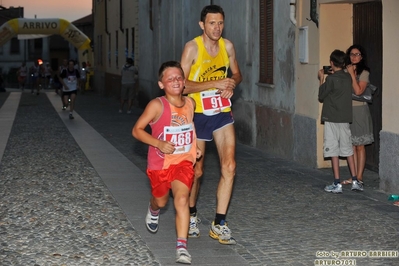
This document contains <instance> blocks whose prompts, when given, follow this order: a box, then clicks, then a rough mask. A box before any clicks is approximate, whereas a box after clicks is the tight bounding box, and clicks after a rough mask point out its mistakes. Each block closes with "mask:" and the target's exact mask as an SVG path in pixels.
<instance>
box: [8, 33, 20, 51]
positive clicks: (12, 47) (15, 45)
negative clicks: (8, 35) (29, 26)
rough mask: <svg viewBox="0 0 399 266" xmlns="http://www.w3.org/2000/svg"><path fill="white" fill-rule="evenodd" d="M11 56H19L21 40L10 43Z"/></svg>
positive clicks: (15, 39)
mask: <svg viewBox="0 0 399 266" xmlns="http://www.w3.org/2000/svg"><path fill="white" fill-rule="evenodd" d="M10 54H19V40H18V38H15V37H14V38H12V39H11V41H10Z"/></svg>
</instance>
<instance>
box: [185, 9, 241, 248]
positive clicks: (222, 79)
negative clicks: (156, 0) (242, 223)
mask: <svg viewBox="0 0 399 266" xmlns="http://www.w3.org/2000/svg"><path fill="white" fill-rule="evenodd" d="M199 26H200V27H201V29H202V30H203V34H202V35H201V36H198V37H196V38H195V39H193V40H191V41H189V42H187V43H186V45H185V47H184V51H183V54H182V58H181V65H182V68H183V70H184V73H185V76H186V77H188V79H187V80H186V85H185V90H184V93H187V94H189V96H191V97H192V98H193V99H194V100H195V102H196V109H195V115H194V124H195V128H196V131H197V137H198V139H197V143H198V148H199V149H200V150H201V151H202V154H203V155H205V142H206V141H212V140H213V139H215V143H216V148H217V150H218V154H219V160H220V165H221V177H220V181H219V185H218V188H217V195H216V197H217V207H216V215H215V220H214V221H213V222H212V225H211V228H210V231H209V236H210V237H212V238H213V239H216V240H218V241H219V243H221V244H226V245H234V244H236V241H235V239H234V238H233V237H232V236H231V231H230V229H229V228H228V226H227V222H226V213H227V209H228V206H229V202H230V197H231V193H232V190H233V183H234V175H235V170H236V162H235V146H236V138H235V132H234V126H233V123H234V119H233V115H232V112H231V108H230V106H231V102H230V98H231V97H232V96H233V94H234V89H235V87H236V86H237V85H238V84H239V83H240V82H241V80H242V76H241V72H240V68H239V66H238V63H237V60H236V52H235V49H234V45H233V43H232V42H230V41H229V40H227V39H223V38H222V32H223V28H224V11H223V9H222V8H221V7H220V6H217V5H209V6H206V7H204V8H203V9H202V11H201V21H200V22H199ZM229 68H230V70H231V73H232V75H231V77H230V78H228V77H227V74H228V69H229ZM203 166H204V156H202V157H201V158H200V160H199V161H198V162H197V163H196V165H195V179H194V183H193V187H192V190H191V194H190V229H189V237H199V229H198V218H197V208H196V201H197V196H198V192H199V186H200V182H199V179H200V177H201V176H202V174H203Z"/></svg>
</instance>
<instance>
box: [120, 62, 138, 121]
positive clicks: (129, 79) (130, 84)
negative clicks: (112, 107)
mask: <svg viewBox="0 0 399 266" xmlns="http://www.w3.org/2000/svg"><path fill="white" fill-rule="evenodd" d="M137 74H138V71H137V68H136V67H135V66H134V65H133V59H132V58H127V59H126V64H125V65H124V66H123V68H122V73H121V75H122V79H121V104H120V106H119V113H122V112H123V106H124V105H125V102H127V113H128V114H130V113H132V105H133V100H134V99H135V98H137V92H136V86H135V83H136V79H137Z"/></svg>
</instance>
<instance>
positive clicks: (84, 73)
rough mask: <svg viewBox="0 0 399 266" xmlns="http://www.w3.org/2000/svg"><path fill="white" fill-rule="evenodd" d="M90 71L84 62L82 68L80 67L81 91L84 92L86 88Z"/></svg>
mask: <svg viewBox="0 0 399 266" xmlns="http://www.w3.org/2000/svg"><path fill="white" fill-rule="evenodd" d="M89 73H90V72H89V71H88V70H87V65H86V62H83V63H82V68H81V69H80V80H79V82H80V93H81V94H84V93H85V90H86V83H87V74H89Z"/></svg>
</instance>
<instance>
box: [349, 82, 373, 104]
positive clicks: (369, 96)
mask: <svg viewBox="0 0 399 266" xmlns="http://www.w3.org/2000/svg"><path fill="white" fill-rule="evenodd" d="M376 90H377V87H376V86H374V85H373V84H371V83H369V84H367V87H366V89H365V90H364V92H363V93H362V94H361V95H356V94H355V93H353V92H352V100H355V101H359V102H367V103H372V102H373V94H374V93H375V91H376Z"/></svg>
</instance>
